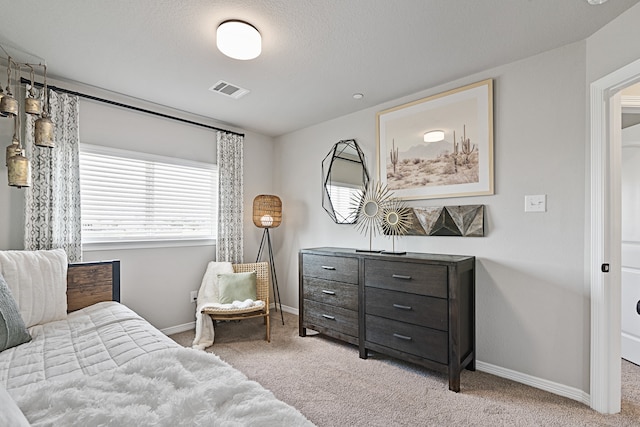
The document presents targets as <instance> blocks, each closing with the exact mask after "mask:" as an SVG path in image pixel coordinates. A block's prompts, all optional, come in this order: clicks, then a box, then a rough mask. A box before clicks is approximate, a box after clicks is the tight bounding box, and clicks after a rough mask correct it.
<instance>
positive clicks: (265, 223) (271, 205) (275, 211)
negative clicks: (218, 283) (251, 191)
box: [253, 194, 284, 325]
mask: <svg viewBox="0 0 640 427" xmlns="http://www.w3.org/2000/svg"><path fill="white" fill-rule="evenodd" d="M281 222H282V201H281V200H280V198H279V197H278V196H273V195H268V194H260V195H259V196H256V198H255V199H253V223H254V224H255V226H256V227H259V228H263V229H264V232H263V233H262V239H261V240H260V248H259V249H258V256H256V262H259V261H260V257H261V256H262V251H263V249H265V245H266V247H267V252H268V256H269V267H270V270H271V283H272V285H273V294H274V297H275V299H276V301H275V302H276V305H275V309H276V311H278V304H279V305H280V318H281V320H282V324H283V325H284V314H282V301H281V300H280V289H278V276H277V275H276V264H275V262H274V260H273V247H272V246H271V235H269V229H270V228H276V227H277V226H279V225H280V223H281Z"/></svg>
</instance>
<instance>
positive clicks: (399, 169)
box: [376, 79, 494, 200]
mask: <svg viewBox="0 0 640 427" xmlns="http://www.w3.org/2000/svg"><path fill="white" fill-rule="evenodd" d="M376 121H377V158H378V161H377V163H378V179H379V181H380V182H381V183H382V184H384V185H386V186H387V188H388V189H389V190H390V191H392V192H393V194H394V197H396V198H399V199H404V200H412V199H413V200H420V199H435V198H448V197H466V196H480V195H491V194H494V182H493V181H494V179H493V79H487V80H483V81H479V82H476V83H472V84H469V85H466V86H463V87H460V88H457V89H452V90H449V91H446V92H442V93H439V94H436V95H432V96H429V97H426V98H422V99H419V100H416V101H413V102H409V103H406V104H403V105H399V106H397V107H393V108H389V109H387V110H384V111H380V112H379V113H377V115H376ZM434 131H436V132H439V133H433V132H434Z"/></svg>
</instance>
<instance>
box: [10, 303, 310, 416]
mask: <svg viewBox="0 0 640 427" xmlns="http://www.w3.org/2000/svg"><path fill="white" fill-rule="evenodd" d="M29 332H30V333H31V336H32V338H33V339H32V341H31V342H28V343H25V344H21V345H19V346H17V347H14V348H11V349H8V350H5V351H3V352H0V385H1V386H4V387H5V388H6V389H7V391H8V393H9V395H10V396H11V397H12V398H13V400H15V402H16V403H17V404H18V407H19V408H20V410H21V411H22V413H23V414H24V415H25V417H26V418H27V420H28V421H29V423H31V424H32V425H34V426H60V425H65V426H66V425H82V426H98V425H100V426H124V425H127V426H138V427H142V426H171V427H173V426H176V425H189V426H225V427H226V426H246V425H261V426H274V427H276V426H277V427H280V426H313V424H312V423H310V422H309V421H308V420H307V419H306V418H305V417H304V416H303V415H302V414H300V413H299V412H298V411H297V410H296V409H295V408H293V407H291V406H289V405H287V404H286V403H284V402H281V401H279V400H278V399H276V398H275V397H274V396H273V394H272V393H271V392H270V391H268V390H266V389H264V388H263V387H262V386H260V385H259V384H258V383H256V382H254V381H250V380H248V379H247V378H246V377H245V376H244V374H242V373H241V372H240V371H238V370H236V369H234V368H232V367H231V366H229V365H228V364H227V363H225V362H223V361H221V360H220V359H219V358H218V357H217V356H215V355H213V354H210V353H204V352H201V351H197V350H193V349H188V348H183V347H181V346H180V345H178V344H177V343H175V342H174V341H173V340H171V339H170V338H168V337H167V336H165V335H164V334H162V333H161V332H160V331H158V330H157V329H155V328H154V327H153V326H151V325H150V324H149V323H147V322H146V321H145V320H144V319H142V318H141V317H140V316H138V315H137V314H136V313H134V312H133V311H131V310H130V309H128V308H127V307H125V306H124V305H121V304H119V303H116V302H103V303H99V304H95V305H92V306H90V307H87V308H84V309H82V310H79V311H76V312H74V313H70V314H69V315H68V317H67V318H66V319H64V320H59V321H55V322H50V323H47V324H44V325H37V326H34V327H32V328H30V329H29Z"/></svg>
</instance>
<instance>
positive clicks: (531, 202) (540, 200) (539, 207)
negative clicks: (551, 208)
mask: <svg viewBox="0 0 640 427" xmlns="http://www.w3.org/2000/svg"><path fill="white" fill-rule="evenodd" d="M524 211H525V212H546V211H547V195H546V194H539V195H535V196H524Z"/></svg>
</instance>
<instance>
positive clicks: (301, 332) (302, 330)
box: [298, 328, 307, 337]
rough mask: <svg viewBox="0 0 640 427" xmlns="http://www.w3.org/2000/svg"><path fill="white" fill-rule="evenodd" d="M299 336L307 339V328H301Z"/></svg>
mask: <svg viewBox="0 0 640 427" xmlns="http://www.w3.org/2000/svg"><path fill="white" fill-rule="evenodd" d="M298 335H300V336H301V337H306V336H307V328H300V329H299V330H298Z"/></svg>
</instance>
